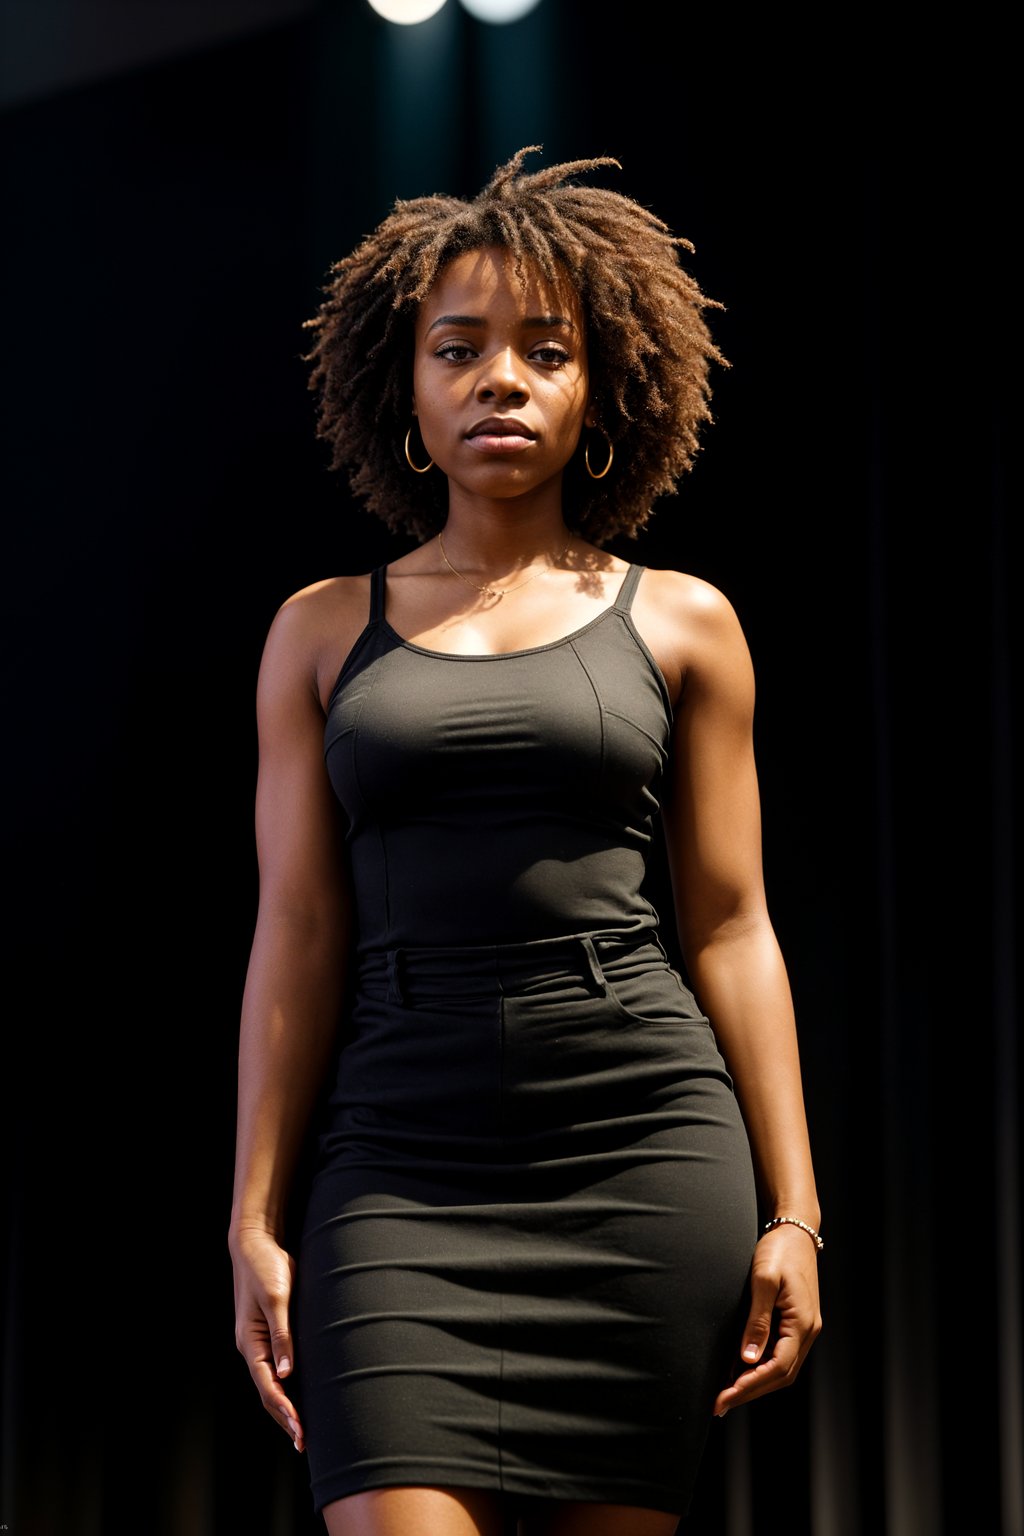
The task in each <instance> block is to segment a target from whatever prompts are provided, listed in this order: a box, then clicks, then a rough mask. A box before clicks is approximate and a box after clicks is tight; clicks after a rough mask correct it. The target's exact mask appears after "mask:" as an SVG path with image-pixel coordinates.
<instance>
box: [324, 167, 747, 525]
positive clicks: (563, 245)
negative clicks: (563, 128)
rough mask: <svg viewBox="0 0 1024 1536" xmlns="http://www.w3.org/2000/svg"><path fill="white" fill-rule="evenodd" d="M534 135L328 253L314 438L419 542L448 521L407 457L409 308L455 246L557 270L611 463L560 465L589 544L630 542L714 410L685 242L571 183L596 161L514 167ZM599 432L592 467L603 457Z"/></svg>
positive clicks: (430, 479)
mask: <svg viewBox="0 0 1024 1536" xmlns="http://www.w3.org/2000/svg"><path fill="white" fill-rule="evenodd" d="M538 148H539V146H537V145H530V146H527V147H526V148H524V149H521V150H519V151H518V153H517V154H515V155H513V156H512V158H511V160H509V161H508V162H507V163H506V164H505V165H502V166H499V167H498V169H497V170H496V171H495V173H494V175H493V176H492V177H491V179H490V181H489V182H488V183H487V185H486V186H485V187H484V188H483V190H482V191H481V192H480V193H479V194H478V196H477V197H475V198H474V199H473V200H472V201H471V202H467V201H464V200H463V199H460V198H454V197H441V196H435V197H419V198H413V199H411V200H409V201H404V202H403V201H398V202H396V203H395V205H394V208H393V209H392V211H391V213H390V214H389V215H388V216H387V217H386V218H385V219H384V220H383V222H382V223H381V224H380V225H379V226H378V228H377V229H376V230H374V231H373V233H372V234H370V235H368V236H367V237H366V238H365V239H364V240H363V241H362V242H361V243H360V244H359V246H358V247H357V248H356V249H355V250H354V251H353V252H352V253H351V255H349V256H345V257H343V258H342V260H340V261H338V262H336V263H335V264H334V265H333V266H332V267H331V268H330V269H329V274H328V282H327V283H326V284H325V286H324V288H323V293H324V295H325V296H324V299H323V301H322V302H321V304H320V307H319V309H318V311H317V313H316V314H315V315H314V317H313V318H312V319H311V320H307V321H306V322H305V328H306V329H308V330H311V331H312V332H313V334H314V342H313V346H312V348H311V349H310V351H309V352H307V353H306V354H305V355H304V361H306V362H308V363H310V364H311V365H312V367H311V371H310V376H309V387H310V389H311V390H314V391H316V393H317V396H318V401H317V436H318V437H320V438H323V439H324V440H326V442H327V443H328V444H329V445H330V448H331V468H332V469H346V470H347V471H348V473H349V481H350V484H351V487H352V490H353V492H354V494H355V495H357V496H358V497H360V498H362V499H363V500H364V501H365V503H366V505H367V508H368V510H369V511H371V512H373V513H375V514H376V516H378V517H380V518H382V519H383V521H384V522H385V523H386V524H387V525H388V527H389V528H391V529H392V530H395V531H403V532H407V533H411V534H414V535H415V536H417V537H419V538H421V539H425V538H428V537H430V536H431V535H433V534H435V533H436V532H437V531H438V529H439V528H442V527H443V526H444V521H445V518H446V516H447V511H448V501H447V481H446V480H445V478H444V476H443V475H441V474H430V475H424V476H423V477H422V478H421V477H419V476H415V475H413V474H412V472H411V471H410V469H409V466H408V464H407V463H406V461H405V454H404V447H403V445H404V442H405V434H406V431H407V430H408V428H409V426H410V423H411V415H410V395H411V380H412V359H413V329H414V323H415V314H416V306H417V305H418V304H419V302H420V301H421V300H422V299H423V298H424V296H425V295H426V294H427V292H428V291H429V289H430V287H431V284H432V283H433V282H434V279H435V278H436V276H437V274H438V273H439V272H440V270H441V269H442V267H444V266H445V265H446V264H447V263H448V262H449V261H450V260H451V259H452V258H453V257H455V256H457V255H459V254H460V253H461V252H463V251H471V250H477V249H479V248H480V247H481V246H485V245H493V246H502V247H505V248H506V249H508V250H509V251H511V252H512V253H513V255H514V257H515V260H516V263H517V266H520V268H521V265H522V263H523V262H524V261H532V262H536V263H537V265H538V266H539V267H540V269H541V270H542V271H543V272H544V274H545V275H546V276H547V277H548V278H549V279H550V280H554V279H555V278H557V277H558V276H559V275H560V270H561V272H562V273H564V272H568V273H569V275H570V277H571V279H572V282H573V285H574V287H575V288H576V290H577V292H578V294H579V296H580V301H581V305H582V309H583V315H584V320H585V323H586V331H587V348H588V355H589V364H590V389H591V399H592V400H593V401H594V403H595V406H596V409H597V417H598V422H599V431H600V433H603V434H604V437H605V438H607V439H608V440H609V441H610V442H611V443H612V445H613V446H614V449H615V460H614V465H613V468H612V470H611V473H610V474H608V475H607V476H606V477H605V478H604V479H602V480H592V479H591V478H590V477H589V476H588V475H587V474H586V472H585V470H584V468H583V445H582V442H581V445H580V448H579V451H578V452H577V453H576V454H574V456H573V459H572V460H571V462H570V464H569V465H568V466H567V467H566V471H565V477H564V481H563V486H564V501H565V518H566V522H567V523H568V524H569V526H570V527H573V528H575V529H577V530H578V531H579V532H580V533H582V534H583V535H585V536H586V537H587V538H589V539H591V540H593V542H595V543H597V544H601V543H604V542H606V541H607V540H608V539H610V538H612V537H613V536H614V535H615V534H620V533H622V534H626V535H627V536H629V537H633V538H635V537H636V535H637V533H638V532H639V531H640V529H641V528H643V526H644V525H645V523H646V522H647V521H648V519H649V517H650V515H651V510H652V503H653V501H654V499H655V498H656V497H657V496H661V495H666V494H669V493H671V492H673V491H674V490H675V489H676V482H677V480H678V479H679V477H680V476H681V475H682V474H683V473H684V472H685V471H686V470H688V469H689V468H690V467H691V466H692V464H693V461H694V457H695V455H696V453H697V451H698V448H699V446H700V445H699V441H698V437H699V432H700V428H701V425H702V424H703V423H704V422H710V421H711V419H712V418H711V411H710V408H709V400H710V397H711V389H710V385H709V382H708V372H709V365H710V363H711V362H717V363H719V364H721V365H723V366H725V367H728V363H727V362H726V359H725V358H724V357H723V356H722V354H721V353H720V352H719V350H718V348H717V347H716V346H715V344H714V342H713V341H712V340H711V336H710V333H709V331H708V328H707V325H706V324H705V321H704V318H703V311H704V310H705V309H708V308H714V309H721V308H722V307H723V306H722V305H721V304H719V303H717V301H716V300H714V299H709V298H707V297H705V295H704V294H703V293H701V291H700V289H699V287H698V286H697V284H696V282H695V281H694V280H693V278H692V277H690V276H689V274H688V273H687V272H685V271H684V270H683V268H682V266H681V265H680V261H679V248H680V247H682V248H684V249H685V250H687V251H692V250H693V246H692V245H691V244H690V242H689V241H688V240H685V239H682V238H681V237H678V236H674V235H672V234H671V233H670V231H669V229H668V227H667V226H666V225H665V224H663V223H662V221H661V220H660V219H658V218H656V217H655V215H654V214H652V213H651V212H650V211H649V210H648V209H646V208H644V207H642V206H641V205H640V204H639V203H637V202H634V201H633V200H632V199H631V198H628V197H625V196H623V195H622V194H621V193H619V192H612V191H609V190H607V189H605V188H602V187H586V186H579V185H577V184H576V182H575V181H574V180H573V179H572V178H574V177H576V176H579V175H581V174H583V173H585V172H588V171H593V170H596V169H598V168H600V167H603V166H618V165H619V162H618V161H617V160H614V159H611V158H610V157H608V156H602V157H600V158H598V159H594V160H574V161H571V162H569V163H566V164H562V165H553V166H550V167H549V168H548V169H547V170H542V171H536V172H534V173H533V174H532V175H530V174H526V173H525V172H524V171H523V169H522V166H523V161H524V159H525V157H526V156H527V155H528V154H531V153H533V152H535V151H536V150H537V149H538ZM606 451H607V444H606V443H605V442H603V441H602V440H601V438H600V436H598V439H597V441H596V442H595V444H594V447H593V449H592V455H593V458H592V462H596V464H598V465H600V464H603V463H604V462H605V454H606Z"/></svg>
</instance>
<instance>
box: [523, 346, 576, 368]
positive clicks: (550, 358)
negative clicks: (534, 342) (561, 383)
mask: <svg viewBox="0 0 1024 1536" xmlns="http://www.w3.org/2000/svg"><path fill="white" fill-rule="evenodd" d="M530 356H531V357H532V358H533V359H534V360H535V361H536V362H538V363H545V364H547V366H548V367H549V368H561V367H562V366H563V365H564V364H565V363H567V362H568V361H569V354H568V352H566V351H565V350H564V348H562V347H534V349H533V351H532V352H531V353H530Z"/></svg>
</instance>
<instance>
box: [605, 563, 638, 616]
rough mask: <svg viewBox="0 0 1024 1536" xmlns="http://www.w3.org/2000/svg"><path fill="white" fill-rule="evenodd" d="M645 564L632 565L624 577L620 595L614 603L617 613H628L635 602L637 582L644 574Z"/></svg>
mask: <svg viewBox="0 0 1024 1536" xmlns="http://www.w3.org/2000/svg"><path fill="white" fill-rule="evenodd" d="M645 569H646V567H645V566H642V565H631V566H630V568H629V570H628V571H627V572H626V574H625V576H624V577H623V579H622V585H621V586H620V587H619V595H618V597H617V598H616V599H615V602H614V603H613V604H612V607H613V608H614V610H615V612H616V613H628V612H629V610H630V607H631V606H632V602H633V594H634V593H635V592H636V586H637V582H638V581H639V580H640V577H641V576H642V575H643V573H644V570H645Z"/></svg>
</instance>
